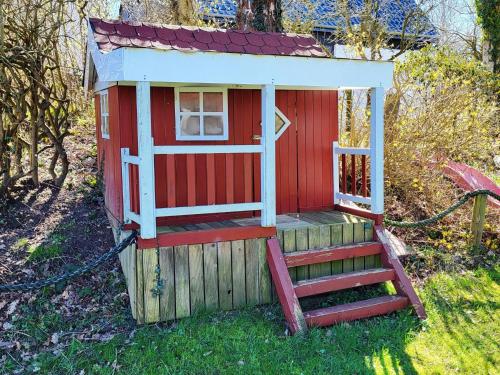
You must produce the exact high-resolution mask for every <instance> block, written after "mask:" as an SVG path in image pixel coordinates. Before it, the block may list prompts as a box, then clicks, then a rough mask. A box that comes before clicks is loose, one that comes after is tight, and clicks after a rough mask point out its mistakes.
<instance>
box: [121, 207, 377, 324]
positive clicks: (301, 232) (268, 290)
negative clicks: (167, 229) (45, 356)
mask: <svg viewBox="0 0 500 375" xmlns="http://www.w3.org/2000/svg"><path fill="white" fill-rule="evenodd" d="M321 215H324V217H323V218H322V217H321ZM321 215H320V214H318V213H315V214H314V215H313V214H311V217H310V218H308V215H307V214H306V215H303V216H302V219H303V220H310V221H311V223H312V225H311V226H310V227H305V228H298V229H297V228H296V229H293V228H291V229H279V230H278V239H279V241H280V244H281V247H282V249H283V251H284V252H293V251H303V250H311V249H315V248H321V247H327V246H331V245H339V244H349V243H355V242H363V241H371V240H372V238H373V227H372V223H371V221H365V220H364V219H360V218H356V217H352V218H351V219H350V221H349V222H346V223H335V224H332V223H331V217H328V214H321ZM323 219H324V222H323V223H322V221H323ZM313 222H314V223H313ZM120 260H121V264H122V269H123V271H124V273H125V278H126V280H127V286H128V292H129V296H130V303H131V308H132V314H133V316H134V318H136V319H137V321H138V323H154V322H158V321H168V320H172V319H178V318H182V317H187V316H190V315H193V314H195V313H196V312H199V311H213V310H232V309H237V308H241V307H244V306H254V305H259V304H265V303H270V302H271V301H273V286H272V280H271V276H270V273H269V269H268V266H267V262H266V238H255V239H248V240H236V241H226V242H217V243H206V244H196V245H179V246H174V247H161V248H159V249H158V251H157V249H143V250H138V249H136V248H135V247H133V246H131V247H129V248H128V249H127V250H125V251H124V252H123V253H122V254H121V255H120ZM158 266H159V270H160V273H159V277H160V279H161V280H162V283H163V288H162V293H161V295H159V296H158V295H154V294H153V293H152V291H151V289H153V288H155V287H156V285H157V278H158V273H157V269H158ZM377 266H380V257H379V256H366V257H357V258H354V259H346V260H343V261H342V260H340V261H334V262H328V263H322V264H316V265H310V266H302V267H296V268H291V269H290V270H289V272H290V276H291V278H292V280H294V281H297V280H304V279H309V278H315V277H321V276H326V275H331V274H338V273H343V272H350V271H353V270H361V269H369V268H374V267H377Z"/></svg>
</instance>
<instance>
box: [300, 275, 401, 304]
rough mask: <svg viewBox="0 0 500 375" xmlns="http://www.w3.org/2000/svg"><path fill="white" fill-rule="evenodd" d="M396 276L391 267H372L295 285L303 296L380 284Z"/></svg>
mask: <svg viewBox="0 0 500 375" xmlns="http://www.w3.org/2000/svg"><path fill="white" fill-rule="evenodd" d="M394 278H395V272H394V270H393V269H391V268H371V269H367V270H361V271H353V272H346V273H341V274H337V275H328V276H322V277H318V278H315V279H308V280H301V281H298V282H296V283H294V284H293V286H294V289H295V293H296V294H297V297H299V298H301V297H307V296H313V295H317V294H322V293H328V292H334V291H338V290H343V289H349V288H355V287H359V286H363V285H371V284H378V283H382V282H385V281H390V280H394Z"/></svg>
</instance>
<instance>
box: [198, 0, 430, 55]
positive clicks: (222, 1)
mask: <svg viewBox="0 0 500 375" xmlns="http://www.w3.org/2000/svg"><path fill="white" fill-rule="evenodd" d="M198 1H199V4H200V11H201V12H202V13H203V14H204V15H205V17H207V18H210V17H211V18H214V19H217V20H219V21H222V22H226V23H231V22H234V19H235V16H236V10H237V6H238V5H237V1H236V0H198ZM364 3H365V2H364V0H349V1H348V6H349V21H350V23H351V25H352V27H354V28H355V27H356V26H359V24H360V22H361V13H362V10H363V6H364ZM306 4H307V3H306V2H302V1H296V2H290V3H288V4H287V6H286V7H283V12H284V13H285V15H286V16H287V17H288V18H290V19H292V20H295V21H297V20H300V18H303V20H304V21H313V22H314V28H313V33H314V34H315V36H316V37H317V38H318V39H320V40H321V41H322V43H323V44H325V45H326V46H328V47H330V48H331V49H333V45H334V44H335V42H334V41H336V42H337V43H338V41H339V39H341V38H342V32H343V31H344V30H345V28H346V25H345V23H346V17H345V16H343V15H341V14H342V13H341V12H340V11H339V9H338V8H337V5H338V4H337V2H336V1H335V0H310V5H311V6H310V7H309V9H308V6H307V5H306ZM376 13H377V14H376V16H377V19H379V20H380V21H381V24H382V25H383V26H384V27H385V29H386V32H387V33H388V35H389V44H390V45H392V46H393V47H394V48H398V47H399V45H400V43H401V40H402V39H403V38H412V39H413V41H415V42H416V43H415V45H416V46H417V47H418V46H421V45H422V44H425V43H429V42H433V41H435V40H436V39H437V37H438V33H437V31H436V29H435V28H434V26H433V25H432V24H431V22H430V21H429V18H428V17H427V16H426V14H425V12H424V11H423V10H422V9H420V8H419V6H418V5H417V4H416V2H415V0H381V1H380V2H379V3H378V9H376Z"/></svg>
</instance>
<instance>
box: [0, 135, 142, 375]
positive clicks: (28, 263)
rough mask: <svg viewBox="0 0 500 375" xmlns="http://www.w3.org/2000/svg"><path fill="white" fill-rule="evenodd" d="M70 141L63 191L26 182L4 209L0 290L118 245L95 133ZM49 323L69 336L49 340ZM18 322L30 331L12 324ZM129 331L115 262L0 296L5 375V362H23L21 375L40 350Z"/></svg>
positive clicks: (3, 204)
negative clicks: (102, 185)
mask: <svg viewBox="0 0 500 375" xmlns="http://www.w3.org/2000/svg"><path fill="white" fill-rule="evenodd" d="M67 141H68V143H67V147H68V151H69V156H70V161H71V166H70V172H69V174H68V177H67V179H66V181H65V184H64V187H63V188H57V187H55V186H53V185H51V184H50V182H49V180H48V179H47V180H45V181H43V176H42V178H41V181H42V183H41V184H40V186H39V187H38V188H35V187H34V186H33V185H32V184H31V183H30V181H29V180H28V179H26V180H24V181H23V182H22V183H21V184H20V185H19V186H18V189H17V190H16V191H15V192H14V194H13V197H12V199H11V200H10V201H8V202H0V207H1V211H0V284H7V283H19V282H30V281H35V280H39V279H43V278H45V277H49V276H53V275H57V274H60V273H62V272H66V271H69V270H72V269H74V268H75V267H78V266H81V265H82V264H84V263H86V262H88V261H89V260H91V259H92V258H94V257H96V256H98V255H100V254H102V253H104V252H105V251H107V250H108V249H109V248H110V247H112V246H113V245H114V241H113V236H112V232H111V227H110V226H109V222H108V219H107V216H106V211H105V208H104V200H103V198H102V194H101V193H100V189H101V188H100V184H99V179H96V177H95V176H96V175H97V168H96V167H97V166H96V158H95V145H94V135H93V131H92V129H87V130H86V131H83V132H80V133H79V134H78V135H75V136H73V137H69V138H67ZM43 317H45V318H43ZM43 319H45V320H46V321H44V320H43ZM51 319H52V320H57V326H58V327H64V328H65V330H64V331H61V332H56V333H53V332H51V333H49V332H50V331H51V330H50V329H49V328H50V326H51V324H53V323H55V322H54V321H52V322H51V321H50V320H51ZM60 319H62V320H63V321H62V322H61V321H59V320H60ZM20 321H22V322H24V321H26V323H25V324H24V323H23V324H21V325H20V324H13V323H15V322H20ZM118 321H119V324H117V322H118ZM30 324H32V325H33V326H32V327H31V326H29V325H30ZM14 326H15V328H14ZM18 326H21V327H24V328H25V329H19V328H18ZM132 327H133V321H132V318H131V316H130V313H129V310H128V296H127V294H126V289H125V286H124V279H123V276H122V273H121V269H120V265H119V261H118V258H115V259H114V260H113V261H111V262H109V263H108V264H105V265H104V266H103V267H102V268H100V269H99V270H96V272H93V273H90V274H87V275H84V276H82V277H78V278H76V279H73V280H71V281H69V282H66V283H63V284H61V285H56V286H55V287H48V288H45V289H43V290H38V291H32V292H25V293H7V294H0V369H1V367H2V362H4V361H5V360H6V358H7V357H8V356H10V357H11V358H14V357H15V358H16V360H17V361H19V362H20V363H19V364H20V369H21V370H20V371H22V369H23V361H25V363H28V361H30V359H32V358H33V356H36V355H37V353H38V352H40V351H41V350H51V351H54V350H61V348H63V347H64V346H65V345H66V344H67V343H69V342H70V341H71V339H72V338H75V337H76V338H78V339H79V340H108V339H110V338H111V337H113V335H115V334H116V333H117V332H120V331H123V330H128V329H132ZM1 372H2V371H1V370H0V373H1Z"/></svg>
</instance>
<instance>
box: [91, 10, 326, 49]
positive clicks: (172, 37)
mask: <svg viewBox="0 0 500 375" xmlns="http://www.w3.org/2000/svg"><path fill="white" fill-rule="evenodd" d="M90 26H91V28H92V32H93V33H94V38H95V41H96V42H97V45H98V47H99V50H100V51H102V52H110V51H113V50H115V49H117V48H120V47H139V48H155V49H162V50H178V51H185V52H186V51H187V52H199V51H202V52H205V51H207V52H229V53H247V54H252V55H280V56H306V57H328V54H327V53H326V52H325V51H324V50H323V48H321V46H320V44H319V43H318V42H317V41H316V39H314V38H313V37H312V36H310V35H303V34H289V33H263V32H243V31H239V30H224V29H213V28H206V27H189V26H175V25H154V24H148V23H141V22H123V21H108V20H100V19H97V18H91V19H90Z"/></svg>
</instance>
